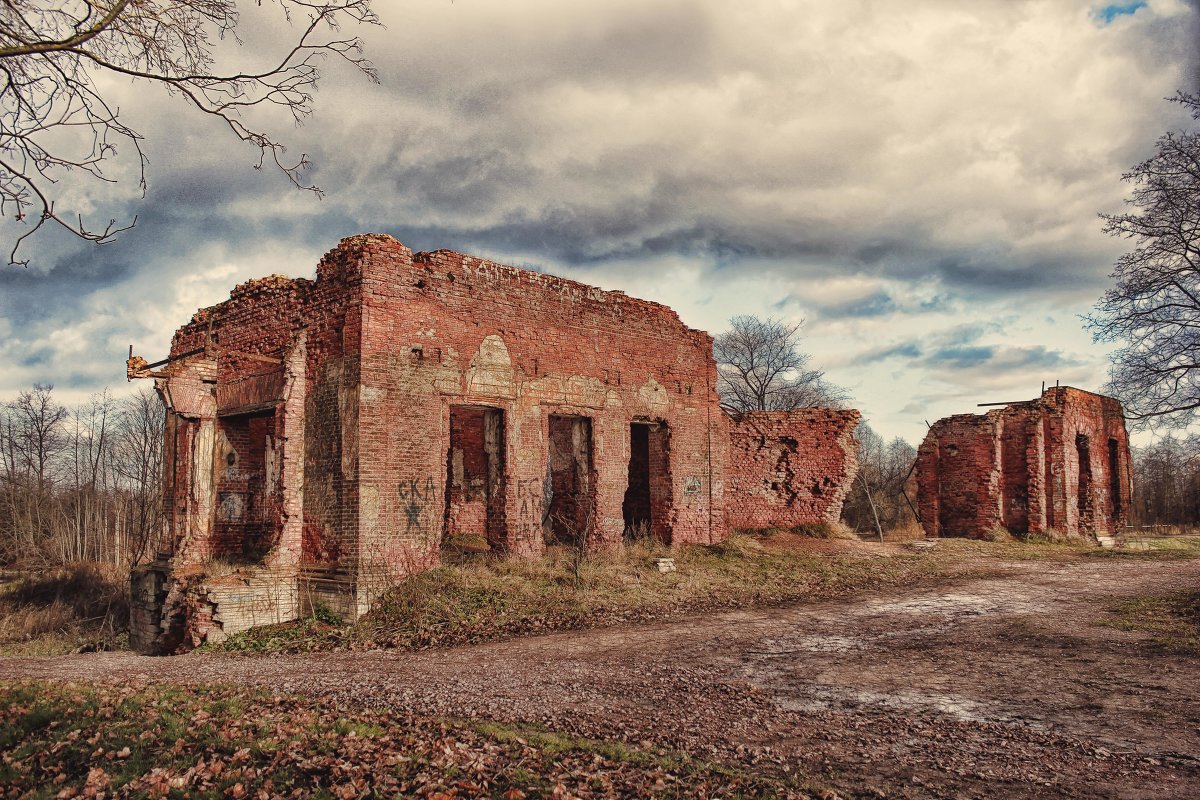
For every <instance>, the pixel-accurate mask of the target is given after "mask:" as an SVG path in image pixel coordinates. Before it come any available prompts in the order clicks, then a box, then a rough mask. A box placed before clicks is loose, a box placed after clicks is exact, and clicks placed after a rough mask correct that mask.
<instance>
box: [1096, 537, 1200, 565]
mask: <svg viewBox="0 0 1200 800" xmlns="http://www.w3.org/2000/svg"><path fill="white" fill-rule="evenodd" d="M1090 555H1092V556H1094V557H1097V558H1127V559H1135V560H1150V561H1155V560H1158V561H1181V560H1185V559H1191V558H1200V536H1195V535H1192V536H1180V537H1178V538H1175V537H1167V538H1130V539H1128V540H1126V542H1125V545H1124V546H1123V547H1121V548H1119V549H1112V550H1096V551H1093V552H1092V553H1090Z"/></svg>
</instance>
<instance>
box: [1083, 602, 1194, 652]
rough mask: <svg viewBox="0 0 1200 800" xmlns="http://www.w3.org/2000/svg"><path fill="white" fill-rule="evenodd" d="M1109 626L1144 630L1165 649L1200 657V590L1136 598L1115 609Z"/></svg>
mask: <svg viewBox="0 0 1200 800" xmlns="http://www.w3.org/2000/svg"><path fill="white" fill-rule="evenodd" d="M1110 611H1111V612H1112V614H1113V617H1112V618H1111V619H1109V620H1106V621H1105V624H1106V625H1109V626H1111V627H1113V628H1117V629H1118V630H1123V631H1141V632H1144V633H1148V634H1150V637H1151V640H1152V641H1153V642H1154V643H1155V644H1157V645H1159V646H1160V647H1163V648H1164V649H1166V650H1169V651H1171V652H1175V653H1181V654H1184V655H1193V656H1195V655H1200V591H1194V592H1175V593H1173V594H1167V595H1159V596H1153V597H1135V598H1133V599H1130V600H1125V601H1122V602H1120V603H1118V604H1116V605H1115V606H1113V607H1112V608H1111V609H1110Z"/></svg>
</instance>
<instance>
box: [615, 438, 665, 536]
mask: <svg viewBox="0 0 1200 800" xmlns="http://www.w3.org/2000/svg"><path fill="white" fill-rule="evenodd" d="M671 502H672V489H671V430H670V428H668V427H667V424H666V423H665V422H662V421H658V422H652V421H650V420H634V421H633V423H632V424H630V426H629V483H628V487H627V488H626V489H625V498H624V502H623V503H622V505H621V510H622V512H623V514H624V517H625V539H626V540H634V539H639V538H646V537H649V538H654V539H657V540H658V541H660V542H662V543H663V544H670V543H671Z"/></svg>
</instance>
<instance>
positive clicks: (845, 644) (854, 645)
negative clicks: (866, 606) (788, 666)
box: [754, 633, 873, 656]
mask: <svg viewBox="0 0 1200 800" xmlns="http://www.w3.org/2000/svg"><path fill="white" fill-rule="evenodd" d="M869 638H873V637H863V636H843V635H840V634H832V633H829V634H825V633H820V634H818V633H814V634H805V635H799V636H789V637H787V638H786V639H763V640H762V647H761V648H759V649H757V650H755V651H754V655H759V656H785V655H790V654H792V653H795V652H797V651H801V652H807V653H849V652H850V651H852V650H862V649H864V648H865V647H867V646H868V644H869V642H868V639H869Z"/></svg>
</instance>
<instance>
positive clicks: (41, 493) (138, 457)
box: [0, 385, 164, 565]
mask: <svg viewBox="0 0 1200 800" xmlns="http://www.w3.org/2000/svg"><path fill="white" fill-rule="evenodd" d="M52 392H53V390H52V387H50V386H44V385H37V386H35V387H34V388H33V390H31V391H26V392H22V393H21V394H20V395H19V396H18V397H17V399H16V400H15V401H12V402H9V403H4V404H2V405H0V564H12V563H24V564H42V565H52V564H65V563H70V562H76V561H92V562H105V563H110V564H119V565H128V564H131V563H136V562H137V561H139V560H141V559H142V558H143V557H144V556H146V555H148V554H150V552H151V550H152V548H153V546H154V544H156V540H157V535H158V534H159V532H160V529H161V522H162V491H161V475H162V441H163V423H164V412H163V409H162V403H161V402H160V401H159V399H158V397H156V396H155V395H154V393H153V391H152V390H143V391H142V392H141V393H139V394H136V395H134V396H132V397H129V398H126V399H125V400H122V401H120V402H117V401H115V400H113V399H112V397H111V396H110V395H109V394H108V392H107V391H105V392H103V393H101V394H98V395H96V396H95V397H93V398H92V399H91V400H90V401H89V402H87V403H85V404H83V405H81V406H80V407H78V408H76V409H74V410H73V411H72V410H68V409H66V408H64V407H63V406H60V405H58V403H57V402H55V400H54V398H53V394H52Z"/></svg>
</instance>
